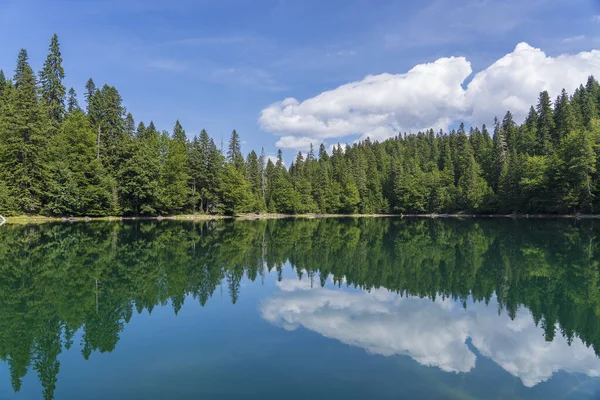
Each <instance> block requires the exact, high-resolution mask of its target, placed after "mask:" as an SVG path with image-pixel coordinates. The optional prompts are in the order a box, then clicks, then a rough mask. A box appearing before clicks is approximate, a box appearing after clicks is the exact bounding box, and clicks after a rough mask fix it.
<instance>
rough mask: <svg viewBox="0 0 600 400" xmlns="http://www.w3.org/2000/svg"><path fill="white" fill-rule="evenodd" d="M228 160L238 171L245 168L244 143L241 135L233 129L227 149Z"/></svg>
mask: <svg viewBox="0 0 600 400" xmlns="http://www.w3.org/2000/svg"><path fill="white" fill-rule="evenodd" d="M227 160H228V161H229V162H230V163H232V164H233V165H234V166H235V168H236V169H237V170H238V171H240V172H241V171H243V169H244V156H243V155H242V145H241V143H240V135H238V133H237V132H236V131H235V129H234V130H233V132H231V138H230V139H229V147H228V150H227Z"/></svg>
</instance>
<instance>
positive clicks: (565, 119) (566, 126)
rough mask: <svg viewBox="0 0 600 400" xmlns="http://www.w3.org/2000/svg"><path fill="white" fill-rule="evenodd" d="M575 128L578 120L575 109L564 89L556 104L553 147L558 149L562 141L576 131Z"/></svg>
mask: <svg viewBox="0 0 600 400" xmlns="http://www.w3.org/2000/svg"><path fill="white" fill-rule="evenodd" d="M575 126H576V120H575V114H574V112H573V107H572V106H571V102H570V100H569V95H568V94H567V91H566V90H565V89H563V90H562V92H561V94H560V96H558V98H557V99H556V102H555V103H554V132H553V135H552V139H553V145H554V146H555V147H558V146H559V144H560V142H561V140H562V139H563V138H565V137H566V136H567V135H568V134H569V132H571V131H572V130H573V129H575Z"/></svg>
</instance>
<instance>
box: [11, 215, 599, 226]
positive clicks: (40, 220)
mask: <svg viewBox="0 0 600 400" xmlns="http://www.w3.org/2000/svg"><path fill="white" fill-rule="evenodd" d="M5 218H6V225H35V224H44V223H49V222H94V221H108V222H120V221H166V220H168V221H215V220H237V221H253V220H269V219H321V218H431V219H435V218H459V219H460V218H477V219H486V218H487V219H490V218H492V219H499V218H504V219H600V214H539V213H538V214H466V213H465V214H459V213H455V214H435V213H433V214H432V213H427V214H317V213H308V214H278V213H265V214H254V213H243V214H238V215H235V216H230V215H219V214H217V215H207V214H196V215H190V214H188V215H170V216H151V217H146V216H138V217H115V216H107V217H46V216H40V215H35V216H28V215H18V216H12V217H5Z"/></svg>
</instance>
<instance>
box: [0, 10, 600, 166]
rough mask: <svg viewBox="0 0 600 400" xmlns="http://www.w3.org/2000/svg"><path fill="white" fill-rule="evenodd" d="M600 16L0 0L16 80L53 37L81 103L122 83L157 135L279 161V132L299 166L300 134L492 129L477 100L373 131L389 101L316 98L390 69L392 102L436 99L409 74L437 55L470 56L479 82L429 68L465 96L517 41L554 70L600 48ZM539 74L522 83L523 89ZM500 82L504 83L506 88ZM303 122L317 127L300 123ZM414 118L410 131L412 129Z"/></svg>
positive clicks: (0, 61) (3, 62) (6, 54)
mask: <svg viewBox="0 0 600 400" xmlns="http://www.w3.org/2000/svg"><path fill="white" fill-rule="evenodd" d="M456 4H459V5H458V6H457V5H456ZM599 15H600V2H598V1H592V0H563V1H558V0H519V1H516V0H501V1H500V0H498V1H492V0H464V1H450V0H427V1H390V0H376V1H373V0H371V1H366V0H362V1H358V0H343V1H342V0H339V1H338V0H329V1H325V0H320V1H316V0H220V1H216V0H211V1H209V0H205V1H185V0H184V1H180V0H171V1H153V0H149V1H141V0H140V1H124V0H123V1H112V0H93V1H58V0H57V1H33V0H17V1H12V0H8V1H7V0H0V38H1V39H0V40H1V43H2V46H1V49H2V51H1V52H0V68H2V69H4V71H5V72H8V73H9V74H10V73H12V71H13V69H14V64H15V60H16V56H17V53H18V51H19V49H20V48H26V49H27V50H28V51H29V55H30V58H31V62H32V66H33V67H34V69H36V70H38V69H39V68H40V67H41V64H42V62H43V59H44V58H45V56H46V53H47V46H48V42H49V39H50V37H51V35H52V34H53V33H55V32H56V33H57V34H58V35H59V39H60V42H61V48H62V53H63V58H64V67H65V71H66V82H65V83H66V85H67V86H73V87H74V88H75V89H76V91H77V93H78V94H79V97H80V98H82V95H81V94H82V92H83V86H84V84H85V82H86V80H87V79H88V78H89V77H92V78H93V79H94V80H95V82H96V84H97V85H101V84H103V83H108V84H111V85H114V86H116V87H117V88H118V89H119V91H120V92H121V94H122V96H123V98H124V101H125V105H126V106H127V109H128V110H129V111H131V112H132V114H133V115H134V117H135V119H136V122H137V121H140V120H143V121H144V122H146V123H148V122H149V121H150V120H154V122H155V124H156V125H157V127H158V128H160V129H168V130H171V129H172V126H173V125H174V122H175V120H176V119H179V120H180V121H181V123H182V124H183V126H184V128H185V129H186V131H187V132H188V136H193V134H195V133H198V132H199V131H200V130H201V129H202V128H206V129H207V131H208V132H209V133H210V134H211V135H212V136H213V137H215V138H216V139H217V141H220V138H221V135H224V137H225V140H227V137H228V136H229V134H230V132H231V130H232V129H234V128H235V129H237V131H238V132H239V133H240V134H241V136H242V140H243V141H244V150H245V151H249V150H250V149H252V148H254V149H260V147H261V146H264V147H265V149H266V151H267V152H268V153H270V154H274V153H275V152H276V146H275V145H276V143H277V142H278V141H279V140H280V137H279V136H285V137H287V138H289V140H288V139H286V140H284V141H280V142H279V144H280V145H282V144H283V145H285V147H287V148H286V149H285V153H284V154H285V158H286V159H288V160H289V159H291V157H292V154H293V153H295V151H297V149H298V148H302V145H301V144H299V143H300V142H302V141H303V140H304V143H307V142H308V141H311V142H315V144H317V143H316V142H318V141H325V143H326V144H328V145H331V144H332V143H335V142H337V141H341V142H342V143H345V142H349V143H350V142H352V141H353V140H356V139H357V138H359V137H363V136H365V135H367V134H369V135H372V136H375V137H378V138H381V139H383V138H384V137H386V136H389V134H388V133H386V132H390V131H392V130H398V129H407V130H412V129H417V128H421V127H423V128H425V127H430V126H429V125H435V127H436V128H437V125H440V124H441V125H444V124H446V123H451V122H452V121H450V120H455V119H456V118H463V119H467V120H468V119H469V118H471V119H472V121H473V122H474V123H475V122H480V119H482V118H485V119H486V121H487V119H488V118H489V112H491V111H489V110H486V112H482V113H481V116H482V117H481V118H479V119H478V118H475V117H474V116H473V115H474V114H473V113H466V112H463V111H464V110H466V109H469V110H471V108H472V107H473V105H472V104H471V103H470V104H468V105H464V104H462V103H461V105H448V104H445V103H444V104H441V103H439V104H438V103H435V104H436V106H435V109H434V110H429V111H427V112H433V113H440V115H435V116H433V115H432V116H431V118H428V119H425V120H420V119H419V118H420V117H419V116H420V115H422V114H427V112H426V111H423V112H421V111H420V110H419V107H421V104H420V103H419V102H418V101H417V102H415V103H414V106H415V108H417V111H415V113H414V115H413V114H411V115H409V116H406V115H405V114H402V115H395V117H394V118H392V119H391V120H386V121H385V122H382V124H383V125H382V126H375V125H373V123H372V121H373V120H375V119H376V120H378V121H380V120H382V118H383V117H382V116H383V115H389V114H390V112H389V109H385V107H384V111H381V112H380V110H381V103H380V102H378V101H379V99H380V95H379V93H374V92H373V91H370V92H369V91H367V92H363V91H361V92H360V93H359V94H358V95H357V96H358V97H362V98H363V99H366V100H365V102H364V103H361V104H358V105H357V104H355V103H352V104H350V105H348V104H346V105H344V107H343V108H344V112H343V113H341V114H340V111H339V110H336V111H335V112H333V111H331V113H329V114H328V115H327V116H323V115H322V113H321V114H320V113H319V111H317V112H315V111H314V108H315V107H316V106H317V105H319V104H320V103H319V102H318V101H319V99H320V98H319V97H315V96H318V95H319V94H321V93H322V92H325V91H332V90H334V94H336V95H337V94H341V95H342V98H343V99H348V98H350V97H351V96H346V95H345V94H344V93H346V92H345V91H342V92H340V91H335V89H336V88H338V87H340V85H344V84H347V83H349V82H360V81H362V80H363V78H364V77H365V76H367V75H375V76H379V77H382V78H383V77H385V76H387V75H381V74H391V75H392V79H391V81H388V80H385V79H384V81H383V83H380V87H384V88H385V87H391V86H390V85H393V82H396V80H395V79H396V78H398V79H401V80H402V82H404V83H402V85H404V86H402V85H400V86H399V87H401V88H404V89H403V90H405V92H404V93H394V96H395V97H396V98H399V97H402V96H404V97H403V98H404V99H411V98H413V96H416V97H415V98H418V99H421V100H424V99H425V100H426V99H427V94H426V93H425V94H424V93H422V89H421V87H422V86H423V85H422V84H420V85H413V86H410V85H409V86H406V85H407V84H408V83H407V82H405V80H406V79H405V78H406V77H405V76H404V75H402V74H405V73H406V72H407V71H409V70H410V69H411V68H413V67H414V66H415V65H418V64H422V63H431V62H434V61H435V60H437V59H439V58H441V57H451V56H459V57H465V59H466V60H468V62H469V63H470V64H469V65H470V68H471V70H472V72H473V73H472V74H471V73H470V72H469V71H468V69H467V70H465V69H464V65H459V66H456V65H454V64H453V63H452V62H451V63H450V67H448V66H443V67H439V68H438V69H435V70H432V71H430V72H429V73H431V74H434V76H436V77H437V76H439V74H440V73H442V72H443V71H448V70H451V68H455V67H456V68H458V69H461V68H462V69H461V71H462V72H461V73H457V74H458V75H457V76H456V78H455V80H452V81H451V82H450V83H449V86H450V87H451V88H454V89H456V88H455V86H456V82H458V84H459V85H460V86H461V87H462V88H466V86H467V85H468V83H469V82H470V80H471V79H474V78H473V77H474V76H475V74H476V73H477V72H480V71H483V70H485V69H486V68H488V67H489V66H490V65H492V64H493V63H494V62H496V61H497V60H499V59H500V58H501V57H503V56H505V55H507V54H510V53H511V52H513V51H514V50H515V46H516V45H517V44H518V43H520V42H527V43H528V44H529V45H530V46H532V47H533V48H536V49H541V51H543V52H544V53H543V55H544V58H543V59H542V58H541V56H539V57H538V58H537V59H538V60H540V62H541V63H543V64H544V65H545V64H546V61H544V60H550V61H554V60H557V58H556V57H557V56H559V55H560V54H563V53H569V54H577V53H580V52H583V51H586V52H588V51H591V50H593V49H598V48H600V17H599ZM591 54H592V53H591ZM593 54H594V56H593V57H592V58H593V59H594V61H593V62H592V63H591V64H590V63H588V64H584V65H581V63H579V61H580V59H572V60H571V61H572V63H573V65H575V67H577V68H579V70H578V71H579V73H580V74H579V75H578V74H576V73H573V74H572V76H569V77H570V78H571V79H570V80H569V79H567V80H566V82H567V83H571V81H573V82H578V81H579V80H580V79H581V77H580V75H581V74H583V73H584V72H586V73H588V74H589V73H593V72H594V71H595V70H596V67H597V66H598V65H600V64H598V63H597V62H596V61H595V60H596V57H597V56H598V55H597V54H595V53H593ZM532 57H533V55H532ZM515 58H517V57H515ZM583 58H586V57H583ZM589 58H590V57H587V58H586V59H589ZM598 59H600V56H598ZM525 64H527V62H525ZM519 65H522V64H519ZM519 65H517V64H515V65H513V67H512V69H511V70H510V71H511V74H512V75H510V76H513V77H516V76H517V73H516V72H515V71H517V72H519V71H520V69H519V68H520V67H519ZM571 65H572V64H569V68H571ZM559 67H560V65H559V66H557V67H556V68H555V69H554V70H552V71H553V72H548V73H546V75H544V76H543V77H542V78H540V79H541V80H542V81H543V84H540V85H541V86H539V85H538V86H539V87H544V88H546V87H548V88H553V87H554V86H556V85H560V83H561V82H556V81H557V80H562V79H563V76H560V75H561V74H557V73H556V71H557V70H558V68H559ZM562 67H565V66H564V65H562ZM562 67H561V68H562ZM440 68H441V69H442V72H440ZM577 68H575V69H577ZM598 69H599V72H598V74H599V75H600V67H598ZM587 70H590V71H589V72H587ZM452 71H454V70H452ZM535 73H536V72H535V71H533V70H532V72H531V74H533V75H534V74H535ZM464 75H467V77H466V78H464ZM533 75H530V76H529V77H521V78H515V79H517V81H516V82H517V83H518V82H519V81H518V79H525V80H526V79H530V78H532V77H533ZM562 75H564V74H562ZM423 79H425V82H427V81H428V79H427V78H423ZM456 79H458V81H456ZM502 79H507V78H502ZM363 83H364V82H363ZM445 83H448V82H446V81H444V82H441V83H440V85H443V84H445ZM493 83H494V85H495V86H498V85H500V86H503V85H502V81H494V82H493ZM513 83H514V82H513ZM490 85H491V83H490ZM544 85H545V86H544ZM367 86H369V87H371V86H373V85H367ZM488 86H489V85H488ZM488 86H485V87H488ZM520 86H523V85H517V86H515V87H520ZM533 86H535V85H533ZM538 86H536V87H535V88H533V87H532V88H531V90H530V92H531V93H525V94H523V96H522V100H523V101H522V102H527V101H528V100H530V98H531V96H535V94H537V93H534V89H536V90H537V89H538V88H539V87H538ZM361 87H363V88H364V85H363V86H361ZM454 89H452V90H454ZM567 89H568V90H569V91H571V90H572V89H573V88H572V87H570V86H567ZM349 90H350V89H349ZM361 90H362V89H361ZM486 90H487V89H486ZM353 93H354V94H356V93H357V92H356V91H355V92H353ZM486 93H489V92H486ZM532 93H533V94H532ZM459 94H460V96H462V97H465V96H467V94H466V93H459ZM419 96H420V97H419ZM462 97H461V98H462ZM508 97H510V96H508V95H507V96H506V99H505V100H506V101H504V102H503V103H502V104H501V105H514V106H515V107H517V108H518V107H519V104H520V103H519V102H518V101H517V102H515V100H514V99H509V98H508ZM286 98H294V99H296V100H297V103H298V106H297V105H296V104H294V105H292V106H291V107H287V105H286V104H287V103H282V104H280V105H279V106H276V107H275V108H273V109H272V111H273V112H272V113H270V114H269V115H267V116H264V118H263V117H261V112H262V111H263V110H265V109H267V108H268V107H269V106H270V105H272V104H273V103H278V102H281V101H283V100H284V99H286ZM331 98H332V100H331V101H330V104H329V105H331V104H332V103H335V104H338V100H337V99H338V97H333V96H332V97H331ZM307 99H314V101H312V103H314V105H315V107H308V105H310V104H308V103H307V104H304V103H303V102H304V101H305V100H307ZM444 101H445V100H444ZM461 101H462V100H461ZM478 102H479V101H478ZM309 103H311V102H309ZM479 103H480V102H479ZM479 103H478V104H479ZM389 104H396V103H394V102H393V101H392V102H391V103H389ZM398 104H399V106H398V107H407V106H406V104H404V103H402V102H400V103H398ZM403 104H404V105H403ZM409 104H410V103H409ZM454 106H456V107H458V108H457V109H460V110H461V112H460V113H454V114H452V113H451V114H452V116H451V117H450V118H449V120H448V121H447V120H446V119H444V118H441V117H442V113H443V112H449V111H448V110H449V109H452V110H454V108H452V107H454ZM390 107H391V105H390ZM394 107H395V106H394ZM423 107H426V106H425V105H423ZM448 107H450V108H448ZM456 107H455V108H456ZM356 110H358V111H359V112H360V113H358V112H356ZM504 111H505V110H498V111H497V113H503V112H504ZM311 113H312V114H311ZM350 115H352V116H350ZM376 117H377V118H376ZM379 117H382V118H379ZM367 119H368V120H369V121H371V122H368V123H367V122H365V121H366V120H367ZM383 119H385V118H383ZM299 120H302V121H308V122H307V123H303V124H302V125H294V123H295V122H294V121H299ZM408 120H410V121H411V123H408V122H406V123H405V121H408ZM310 121H313V122H314V121H317V122H318V123H319V124H320V125H319V126H321V127H322V128H323V129H321V131H319V128H318V127H315V126H314V125H311V123H310ZM339 121H344V122H348V121H350V122H351V123H350V122H349V124H350V125H352V127H351V128H348V129H337V130H336V129H334V128H332V127H333V125H332V124H334V123H336V122H339ZM357 121H358V122H357ZM440 121H441V122H440ZM355 122H356V123H355ZM412 122H414V123H412ZM422 125H425V126H422ZM431 127H433V126H431ZM296 130H298V132H299V133H298V134H296ZM323 132H325V133H323ZM378 135H379V136H378ZM296 139H298V140H296ZM300 139H302V140H300Z"/></svg>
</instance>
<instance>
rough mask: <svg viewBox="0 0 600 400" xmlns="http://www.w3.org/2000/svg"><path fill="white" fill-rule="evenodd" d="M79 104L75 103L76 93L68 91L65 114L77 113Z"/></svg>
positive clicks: (71, 90) (71, 89)
mask: <svg viewBox="0 0 600 400" xmlns="http://www.w3.org/2000/svg"><path fill="white" fill-rule="evenodd" d="M79 110H81V108H79V103H78V102H77V93H75V89H73V88H70V89H69V96H68V97H67V114H69V115H71V114H73V113H74V112H75V111H79Z"/></svg>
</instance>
